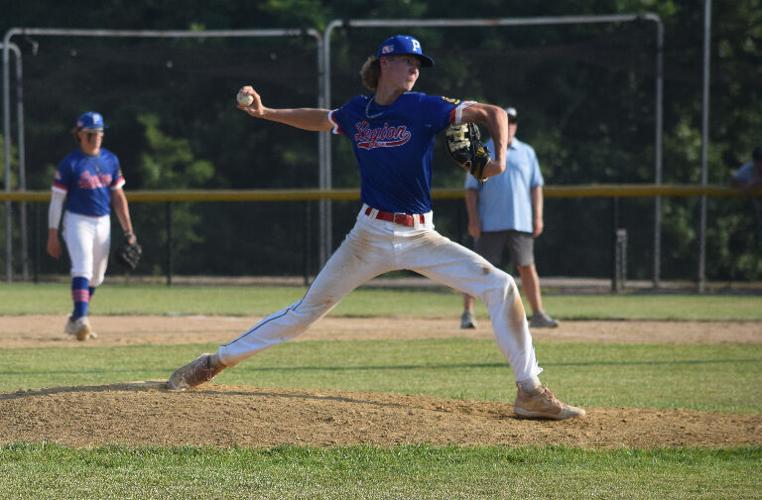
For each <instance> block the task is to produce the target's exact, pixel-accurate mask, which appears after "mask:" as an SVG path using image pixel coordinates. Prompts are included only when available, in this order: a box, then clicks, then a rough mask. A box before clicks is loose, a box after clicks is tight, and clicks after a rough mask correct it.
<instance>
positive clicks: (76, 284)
mask: <svg viewBox="0 0 762 500" xmlns="http://www.w3.org/2000/svg"><path fill="white" fill-rule="evenodd" d="M89 283H90V280H89V279H87V278H83V277H82V276H76V277H74V278H72V280H71V299H72V301H74V311H72V313H71V317H72V318H73V319H79V318H81V317H82V316H87V309H88V306H89V304H90V290H89V287H88V285H89Z"/></svg>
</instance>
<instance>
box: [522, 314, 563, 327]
mask: <svg viewBox="0 0 762 500" xmlns="http://www.w3.org/2000/svg"><path fill="white" fill-rule="evenodd" d="M529 326H530V327H532V328H556V327H557V326H558V321H556V320H554V319H553V318H551V317H550V315H549V314H548V313H546V312H545V311H541V312H538V313H535V314H533V315H532V319H530V320H529Z"/></svg>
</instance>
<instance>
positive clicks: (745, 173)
mask: <svg viewBox="0 0 762 500" xmlns="http://www.w3.org/2000/svg"><path fill="white" fill-rule="evenodd" d="M730 181H731V183H732V184H733V185H734V186H735V187H737V188H740V189H741V191H743V192H749V191H752V190H754V189H757V188H759V187H760V186H762V146H758V147H756V148H754V151H752V153H751V161H750V162H747V163H744V164H743V165H741V168H739V169H738V170H737V171H736V172H735V174H733V177H732V178H731V180H730ZM751 201H752V204H753V206H754V215H755V217H756V219H757V243H758V244H759V246H760V248H762V198H759V197H757V198H752V199H751Z"/></svg>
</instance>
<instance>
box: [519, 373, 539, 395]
mask: <svg viewBox="0 0 762 500" xmlns="http://www.w3.org/2000/svg"><path fill="white" fill-rule="evenodd" d="M517 384H518V386H519V387H520V388H521V390H522V391H524V392H528V393H530V394H533V393H535V392H537V389H539V388H540V387H542V382H540V378H539V377H538V376H537V375H534V376H532V377H529V378H527V379H524V380H522V381H520V382H518V383H517Z"/></svg>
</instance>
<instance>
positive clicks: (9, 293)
mask: <svg viewBox="0 0 762 500" xmlns="http://www.w3.org/2000/svg"><path fill="white" fill-rule="evenodd" d="M304 292H305V289H304V288H300V287H266V286H262V287H206V286H173V287H165V286H161V285H109V284H106V285H104V286H102V287H100V289H99V290H98V292H97V294H96V295H95V297H94V299H93V304H92V309H93V313H94V314H105V315H109V314H162V315H164V314H205V315H239V316H240V315H265V314H269V313H271V312H274V311H277V310H280V309H282V308H283V307H286V306H287V305H289V304H291V303H292V302H294V301H296V300H298V299H300V298H301V297H302V295H304ZM544 302H545V308H546V309H547V310H548V311H550V312H551V313H552V314H553V315H554V316H557V317H558V318H560V319H604V320H605V319H644V320H656V319H660V320H702V321H723V320H745V321H762V296H754V295H742V296H738V295H672V294H669V295H589V296H585V295H582V296H580V295H547V296H545V297H544ZM461 307H462V299H461V296H460V294H458V293H455V292H454V291H446V290H445V291H442V290H438V291H437V290H383V289H368V288H365V289H360V290H356V291H354V292H352V293H351V294H349V295H348V296H347V297H346V298H345V299H344V300H343V301H342V302H341V303H340V304H339V305H338V307H337V308H336V309H335V310H334V311H333V312H332V313H331V314H332V315H334V316H377V317H380V316H398V317H400V316H416V317H455V316H458V315H459V314H460V311H461ZM70 309H71V303H70V294H69V288H68V286H67V285H64V284H39V285H32V284H13V285H7V284H6V285H0V315H11V314H57V315H64V314H66V313H68V312H69V310H70ZM479 309H480V310H479V311H478V312H479V314H480V315H481V316H484V314H485V309H484V306H483V305H481V304H479Z"/></svg>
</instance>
